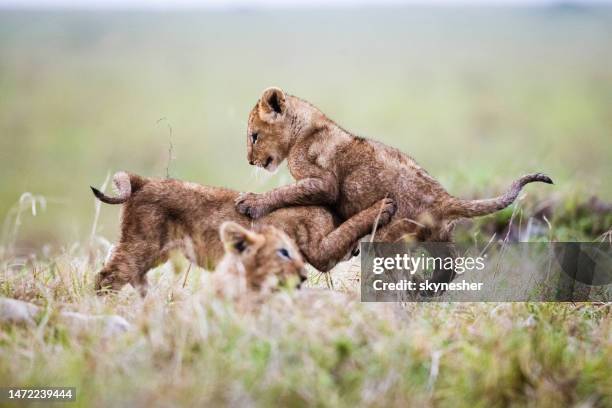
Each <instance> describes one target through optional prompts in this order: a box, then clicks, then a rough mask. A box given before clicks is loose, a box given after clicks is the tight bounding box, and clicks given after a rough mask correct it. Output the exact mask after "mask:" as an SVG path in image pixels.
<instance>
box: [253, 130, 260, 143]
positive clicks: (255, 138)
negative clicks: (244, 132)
mask: <svg viewBox="0 0 612 408" xmlns="http://www.w3.org/2000/svg"><path fill="white" fill-rule="evenodd" d="M257 136H259V134H258V133H257V132H255V133H251V140H252V141H253V143H255V142H256V141H257Z"/></svg>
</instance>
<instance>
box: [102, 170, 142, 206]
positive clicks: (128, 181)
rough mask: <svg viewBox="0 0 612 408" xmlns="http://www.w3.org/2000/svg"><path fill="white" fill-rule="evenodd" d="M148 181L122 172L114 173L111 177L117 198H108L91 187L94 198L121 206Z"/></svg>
mask: <svg viewBox="0 0 612 408" xmlns="http://www.w3.org/2000/svg"><path fill="white" fill-rule="evenodd" d="M148 182H149V181H148V180H147V179H146V178H144V177H140V176H137V175H136V174H129V173H126V172H124V171H120V172H118V173H115V175H114V176H113V185H114V187H115V192H116V193H117V196H115V197H110V196H107V195H106V194H104V193H103V192H101V191H100V190H98V189H97V188H95V187H91V191H93V193H94V195H95V196H96V198H97V199H98V200H100V201H102V202H103V203H106V204H123V203H125V202H126V201H127V200H128V199H129V198H130V196H131V195H132V194H133V193H135V192H136V191H138V190H140V189H141V188H142V187H143V186H144V185H145V184H147V183H148Z"/></svg>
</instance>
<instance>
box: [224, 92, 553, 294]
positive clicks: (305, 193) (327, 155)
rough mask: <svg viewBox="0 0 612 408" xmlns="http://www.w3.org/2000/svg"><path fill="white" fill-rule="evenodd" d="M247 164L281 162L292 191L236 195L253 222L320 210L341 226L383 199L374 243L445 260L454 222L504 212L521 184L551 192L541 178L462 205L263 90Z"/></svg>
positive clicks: (415, 172) (379, 152) (389, 154)
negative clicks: (429, 248) (427, 250)
mask: <svg viewBox="0 0 612 408" xmlns="http://www.w3.org/2000/svg"><path fill="white" fill-rule="evenodd" d="M247 151H248V153H247V159H248V161H249V163H250V164H253V165H257V166H260V167H264V168H265V169H267V170H274V169H276V168H277V167H278V165H279V164H280V163H282V161H283V160H285V159H287V164H288V167H289V171H290V172H291V175H292V176H293V177H294V178H295V180H296V183H295V184H292V185H287V186H283V187H280V188H277V189H275V190H272V191H269V192H266V193H264V194H252V193H250V194H244V195H242V196H240V197H239V199H238V200H237V202H236V208H237V209H238V211H239V212H240V213H242V214H246V215H248V216H250V217H252V218H254V219H258V218H259V217H263V216H265V215H266V214H268V213H269V212H270V211H274V210H275V209H277V208H283V207H288V206H293V205H316V204H325V205H329V206H330V207H332V208H333V209H334V210H335V211H336V212H337V213H338V214H339V215H340V216H341V217H342V218H343V219H347V218H349V217H351V216H353V215H355V214H358V213H359V211H362V210H363V209H365V208H368V207H369V206H371V205H373V204H374V203H376V202H377V201H378V200H380V199H382V198H385V197H390V198H392V199H393V200H394V202H395V203H396V205H397V211H396V213H395V216H394V217H393V220H392V221H391V222H390V223H389V224H388V225H387V226H385V227H383V228H381V229H379V230H378V232H377V235H376V237H375V238H374V239H375V240H376V241H380V242H395V241H398V240H400V239H404V238H405V237H406V236H410V237H411V238H413V239H416V240H418V241H437V242H446V243H448V244H447V245H446V246H445V247H444V248H443V249H441V250H439V251H438V252H440V253H439V254H437V255H436V256H441V257H445V256H452V255H453V254H454V249H453V246H452V243H451V233H452V227H453V225H454V220H456V219H457V218H465V217H476V216H480V215H486V214H490V213H492V212H495V211H498V210H501V209H503V208H505V207H507V206H508V205H510V204H511V203H512V202H513V201H514V200H515V199H516V197H517V196H518V193H519V192H520V190H521V189H522V188H523V186H524V185H525V184H527V183H531V182H533V181H540V182H545V183H550V184H552V180H551V179H550V178H549V177H547V176H545V175H543V174H539V173H538V174H530V175H526V176H523V177H521V178H520V179H518V180H516V181H515V182H514V183H513V184H512V185H511V187H510V189H509V190H508V191H507V192H506V193H505V194H503V195H502V196H500V197H496V198H492V199H485V200H462V199H459V198H456V197H453V196H452V195H450V194H449V193H448V192H446V190H445V189H444V188H443V187H442V185H440V183H439V182H438V181H436V180H435V179H434V178H433V177H431V176H430V175H429V174H428V173H427V172H426V171H425V170H424V169H423V168H421V167H420V166H419V165H418V164H417V163H416V162H415V161H414V160H413V159H412V158H411V157H410V156H408V155H406V154H404V153H402V152H401V151H399V150H397V149H394V148H392V147H389V146H386V145H384V144H382V143H379V142H376V141H373V140H368V139H365V138H362V137H357V136H354V135H352V134H350V133H349V132H347V131H346V130H344V129H342V128H341V127H340V126H338V125H337V124H336V123H334V122H333V121H332V120H330V119H329V118H327V117H326V116H325V115H324V114H323V113H321V111H319V110H318V109H317V108H315V107H314V106H312V105H311V104H309V103H308V102H306V101H304V100H302V99H300V98H297V97H295V96H292V95H288V94H286V93H284V92H283V91H282V90H281V89H279V88H268V89H266V90H265V91H264V93H263V94H262V96H261V98H260V99H259V101H258V102H257V104H256V105H255V107H254V108H253V109H252V111H251V113H250V115H249V121H248V128H247ZM454 277H455V273H454V272H453V271H446V270H440V271H434V275H433V277H432V280H433V281H437V282H442V281H450V280H452V279H453V278H454Z"/></svg>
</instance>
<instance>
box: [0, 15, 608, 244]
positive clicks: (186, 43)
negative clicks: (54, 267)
mask: <svg viewBox="0 0 612 408" xmlns="http://www.w3.org/2000/svg"><path fill="white" fill-rule="evenodd" d="M271 85H276V86H280V87H282V88H284V89H285V90H286V91H287V92H289V93H291V94H294V95H298V96H301V97H303V98H305V99H307V100H309V101H310V102H312V103H313V104H315V105H316V106H318V107H319V108H321V109H322V110H323V111H324V112H325V113H327V114H328V115H329V116H330V117H331V118H333V119H335V120H336V121H337V122H338V123H339V124H341V125H342V126H343V127H345V128H347V129H349V130H351V131H353V132H355V133H357V134H360V135H363V136H368V137H372V138H375V139H378V140H380V141H383V142H385V143H388V144H391V145H394V146H396V147H398V148H400V149H402V150H403V151H405V152H407V153H409V154H410V155H412V156H413V157H415V158H416V160H417V161H418V162H419V163H420V164H421V165H423V166H424V167H425V168H426V169H428V170H429V172H430V173H431V174H432V175H433V176H434V177H436V178H438V179H440V180H441V181H442V182H443V184H444V185H445V186H446V187H447V188H448V189H449V190H450V192H451V193H454V194H456V195H463V196H473V195H487V194H494V193H496V192H499V191H501V190H502V189H503V188H504V187H506V186H507V185H508V184H509V182H510V181H511V180H512V179H514V178H516V177H517V176H519V175H521V174H523V173H526V172H532V171H543V172H546V173H547V174H549V175H551V176H552V177H553V179H554V180H555V182H556V187H555V188H554V190H552V189H550V188H549V187H546V188H545V187H542V186H538V187H537V188H536V187H535V186H532V187H529V192H530V193H533V194H539V195H540V196H542V197H544V196H546V195H548V194H553V192H554V194H559V193H561V194H588V195H591V194H596V195H598V196H600V198H601V199H603V200H604V201H610V199H612V187H611V186H610V183H609V177H610V176H611V175H612V164H611V160H610V159H611V157H612V143H610V142H611V140H612V10H611V9H610V8H604V7H599V8H588V7H563V6H551V7H532V8H526V7H524V8H520V7H517V8H511V7H491V8H482V7H437V8H427V7H388V8H367V9H335V10H334V9H331V10H330V9H325V10H315V9H310V10H308V9H292V10H246V9H245V10H233V11H182V12H179V11H176V12H163V13H162V12H152V11H151V12H137V11H132V12H130V11H123V12H113V11H46V12H45V11H10V10H4V11H0V220H3V219H5V218H6V217H7V214H9V210H10V208H11V207H13V206H14V205H15V203H16V202H17V201H18V200H19V197H20V196H21V194H22V193H24V192H31V193H33V194H39V195H42V196H44V197H45V198H46V199H47V208H46V211H44V212H38V214H37V216H36V218H33V217H32V216H31V215H25V214H24V215H23V217H22V219H21V222H22V224H21V227H20V230H19V235H18V241H19V243H20V245H22V246H23V247H32V248H34V247H39V246H41V244H43V243H45V244H47V243H50V244H52V245H54V246H57V247H59V246H61V245H66V244H69V243H71V242H75V241H78V240H81V239H84V238H86V237H87V236H88V234H89V233H90V231H91V225H92V223H93V220H94V200H93V197H92V194H91V192H90V190H89V185H97V186H99V185H101V184H102V183H103V181H104V180H105V178H106V177H107V174H108V173H109V172H110V173H113V172H115V171H117V170H128V171H132V172H137V173H140V174H143V175H147V176H157V177H164V176H165V175H166V167H167V166H168V155H169V154H168V153H169V152H168V151H169V146H170V143H171V144H172V155H173V159H172V160H171V162H170V166H169V173H170V175H171V176H172V177H176V178H180V179H186V180H190V181H195V182H199V183H204V184H210V185H220V186H227V187H231V188H234V189H240V190H254V191H264V190H267V189H269V188H272V187H274V186H277V185H279V184H285V183H289V182H291V179H290V177H289V176H288V173H287V171H286V169H285V168H284V167H283V169H282V170H281V171H280V173H279V174H277V175H275V176H273V177H269V176H265V177H264V176H261V177H258V175H256V174H255V172H254V170H253V169H252V168H251V167H250V166H249V165H248V164H247V162H246V139H245V136H246V134H245V131H246V119H247V115H248V112H249V110H250V108H251V107H252V106H253V105H254V103H255V102H256V100H257V98H258V96H259V94H260V92H261V91H262V90H263V89H264V88H265V87H267V86H271ZM170 127H171V129H172V131H171V132H170ZM117 210H118V208H116V207H111V206H104V207H103V208H102V212H101V215H100V222H99V229H98V232H99V233H100V234H102V235H104V236H106V237H107V238H109V239H115V238H116V237H117V235H118V229H117V223H118V211H117ZM13 221H14V220H13V219H9V224H10V223H12V222H13Z"/></svg>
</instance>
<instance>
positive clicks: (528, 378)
mask: <svg viewBox="0 0 612 408" xmlns="http://www.w3.org/2000/svg"><path fill="white" fill-rule="evenodd" d="M70 259H71V260H72V262H70V263H66V262H65V260H61V259H57V260H54V261H52V262H49V263H48V264H47V265H39V266H38V267H36V268H35V270H37V273H36V275H34V276H33V275H32V273H31V270H30V269H29V268H27V270H22V271H20V272H18V273H7V269H6V268H7V267H6V265H4V272H3V277H4V279H3V283H2V287H1V291H2V295H9V294H10V295H12V296H18V297H24V298H26V299H32V298H35V299H37V300H38V301H39V302H42V303H43V304H44V303H47V305H48V308H49V310H55V309H57V308H59V307H63V308H65V309H71V310H75V309H76V310H78V311H81V312H86V313H102V312H105V313H117V314H121V315H124V316H126V317H127V318H128V320H130V321H131V322H132V323H133V325H134V327H135V328H134V330H133V331H131V332H128V333H126V334H125V335H122V336H117V337H114V338H110V339H109V338H104V337H102V336H101V335H100V333H99V332H96V331H93V332H84V331H80V332H79V331H77V332H75V331H74V330H71V329H70V328H69V327H62V326H61V324H58V323H54V321H53V319H46V318H45V317H41V320H40V322H39V324H38V326H36V327H33V328H26V327H16V326H9V325H4V326H3V327H2V331H1V332H0V333H1V334H0V355H1V356H4V357H3V358H0V383H2V384H3V385H20V386H27V385H29V386H34V385H43V384H45V385H50V384H54V385H64V386H75V387H77V389H78V399H77V404H76V405H77V406H91V405H95V406H133V405H136V406H149V405H153V406H167V405H181V406H193V405H241V406H242V405H253V406H269V405H283V406H338V407H341V406H355V405H359V406H406V405H419V406H525V405H527V406H550V407H557V406H571V405H576V406H578V405H580V404H582V405H580V406H609V405H610V404H612V400H610V396H611V395H612V389H611V388H610V387H611V384H612V373H611V372H610V369H609V362H610V360H611V358H612V342H611V339H612V319H611V310H610V304H603V305H602V304H599V305H595V304H577V305H572V304H546V303H543V304H528V303H527V304H525V303H516V304H512V303H500V304H472V303H459V304H408V305H404V306H403V307H400V306H397V305H389V304H363V303H360V302H359V301H358V298H357V297H356V296H355V293H351V292H334V291H328V290H320V291H316V290H315V289H311V290H304V291H299V292H288V293H287V292H282V293H278V294H276V295H275V296H274V297H273V298H272V299H269V300H268V301H267V302H266V303H264V304H263V305H260V306H259V307H254V308H253V307H251V308H248V310H245V309H241V308H239V307H237V306H236V305H232V304H227V303H224V302H222V301H220V300H218V299H215V298H214V297H212V296H210V294H209V293H207V291H206V288H205V285H204V284H202V283H201V282H202V281H205V280H206V275H205V274H206V272H203V271H200V270H198V271H197V272H196V273H194V271H192V274H193V277H192V279H190V283H189V285H188V286H187V288H186V289H183V288H182V279H178V277H176V276H174V274H173V273H172V270H171V268H169V267H166V268H165V270H164V271H163V272H160V271H157V273H154V274H153V276H154V277H153V279H152V280H153V281H154V282H155V284H154V288H153V290H152V292H151V293H150V295H149V296H148V297H147V298H146V299H145V300H141V299H140V298H139V297H138V295H136V293H135V292H130V291H124V292H122V293H121V294H120V295H119V296H117V297H115V298H107V299H98V298H96V297H95V296H93V294H92V293H91V286H90V283H91V282H90V281H91V274H92V271H91V270H90V269H87V268H86V266H83V267H82V268H76V269H74V266H75V265H74V260H75V259H74V258H70ZM82 265H86V263H83V264H82ZM7 277H8V281H7ZM41 283H44V284H41ZM82 283H86V284H82Z"/></svg>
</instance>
